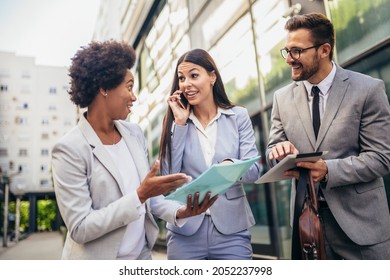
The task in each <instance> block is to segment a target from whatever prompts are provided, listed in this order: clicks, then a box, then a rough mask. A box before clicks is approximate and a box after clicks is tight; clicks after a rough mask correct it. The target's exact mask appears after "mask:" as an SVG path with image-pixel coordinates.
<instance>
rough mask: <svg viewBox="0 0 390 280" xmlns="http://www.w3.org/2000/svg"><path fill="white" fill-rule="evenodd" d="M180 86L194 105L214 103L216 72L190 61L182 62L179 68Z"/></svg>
mask: <svg viewBox="0 0 390 280" xmlns="http://www.w3.org/2000/svg"><path fill="white" fill-rule="evenodd" d="M177 76H178V81H179V88H180V90H181V91H183V94H184V96H185V97H186V98H187V100H188V102H189V103H190V104H191V105H192V106H197V105H202V104H210V103H214V98H213V84H214V83H215V80H216V75H215V73H214V72H211V73H208V72H207V71H206V69H205V68H203V67H202V66H199V65H197V64H194V63H190V62H182V63H181V64H180V65H179V66H178V69H177Z"/></svg>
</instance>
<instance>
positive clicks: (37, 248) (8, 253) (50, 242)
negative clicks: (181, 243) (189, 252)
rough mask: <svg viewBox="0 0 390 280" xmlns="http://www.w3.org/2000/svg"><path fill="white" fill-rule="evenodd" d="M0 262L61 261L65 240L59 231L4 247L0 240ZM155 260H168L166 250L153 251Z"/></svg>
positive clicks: (41, 234)
mask: <svg viewBox="0 0 390 280" xmlns="http://www.w3.org/2000/svg"><path fill="white" fill-rule="evenodd" d="M0 241H1V243H0V246H1V247H0V260H59V259H61V253H62V247H63V239H62V234H61V233H60V232H59V231H55V232H36V233H31V234H29V235H28V236H27V237H26V238H24V239H22V240H20V241H19V242H14V241H9V242H8V246H7V247H3V240H2V239H1V238H0ZM152 259H153V260H166V259H167V256H166V253H165V252H164V250H162V249H159V250H154V251H152Z"/></svg>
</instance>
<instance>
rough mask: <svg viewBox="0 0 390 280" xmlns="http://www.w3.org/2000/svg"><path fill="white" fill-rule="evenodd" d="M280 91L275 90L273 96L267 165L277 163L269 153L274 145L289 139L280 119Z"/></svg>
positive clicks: (270, 165)
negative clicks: (270, 157)
mask: <svg viewBox="0 0 390 280" xmlns="http://www.w3.org/2000/svg"><path fill="white" fill-rule="evenodd" d="M277 97H278V92H275V94H274V98H273V105H272V111H271V129H270V133H269V139H268V144H267V149H266V152H265V158H266V162H267V165H268V166H269V167H273V166H274V165H276V164H277V161H276V160H270V159H269V154H270V152H271V149H272V147H273V146H275V145H276V144H277V143H279V142H283V141H287V137H286V134H285V132H284V128H283V124H282V121H281V119H280V114H279V103H278V98H277Z"/></svg>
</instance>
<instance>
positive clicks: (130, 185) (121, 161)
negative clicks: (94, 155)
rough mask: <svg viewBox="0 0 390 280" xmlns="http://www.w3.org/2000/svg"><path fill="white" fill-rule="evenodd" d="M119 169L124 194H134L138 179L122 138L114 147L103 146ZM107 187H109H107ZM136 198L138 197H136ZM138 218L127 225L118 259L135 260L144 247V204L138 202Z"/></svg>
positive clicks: (138, 182)
mask: <svg viewBox="0 0 390 280" xmlns="http://www.w3.org/2000/svg"><path fill="white" fill-rule="evenodd" d="M104 147H105V148H106V149H107V151H108V152H109V153H110V155H111V157H112V159H113V161H114V163H115V164H116V166H117V167H118V169H119V172H120V174H121V177H122V180H123V183H124V186H125V188H124V194H125V195H126V194H128V193H131V192H136V190H137V188H138V187H139V185H140V183H141V182H140V178H139V175H138V172H137V168H136V166H135V163H134V160H133V157H132V156H131V154H130V151H129V149H128V148H127V146H126V143H125V141H124V140H123V138H122V139H121V140H120V141H119V142H118V143H117V144H115V145H104ZM108 187H109V186H108ZM136 197H138V196H137V195H136ZM138 203H139V204H138V205H137V209H138V213H139V218H138V220H136V221H133V222H131V223H130V224H128V225H127V228H126V232H125V234H124V236H123V239H122V242H121V244H120V247H119V251H118V258H120V259H137V258H138V256H139V254H140V253H141V251H142V249H143V248H144V247H145V246H146V240H145V211H146V210H145V204H142V203H141V202H140V201H139V200H138Z"/></svg>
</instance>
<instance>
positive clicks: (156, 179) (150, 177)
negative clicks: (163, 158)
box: [137, 160, 192, 203]
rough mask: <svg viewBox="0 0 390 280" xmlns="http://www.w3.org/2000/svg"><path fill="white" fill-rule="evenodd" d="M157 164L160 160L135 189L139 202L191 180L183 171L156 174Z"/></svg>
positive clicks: (157, 162) (158, 163)
mask: <svg viewBox="0 0 390 280" xmlns="http://www.w3.org/2000/svg"><path fill="white" fill-rule="evenodd" d="M159 166H160V162H159V161H158V160H157V161H156V162H155V163H154V165H153V166H152V168H151V169H150V171H149V173H148V174H147V175H146V177H145V179H144V180H143V181H142V182H141V185H140V186H139V187H138V189H137V194H138V197H139V200H140V201H141V203H144V202H145V201H146V200H147V199H148V198H151V197H154V196H158V195H160V194H165V193H168V192H170V191H173V190H175V189H177V188H178V187H180V186H182V185H184V184H185V183H187V182H189V181H191V180H192V178H191V177H190V176H187V175H186V174H184V173H176V174H170V175H166V176H156V174H157V171H158V169H159Z"/></svg>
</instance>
